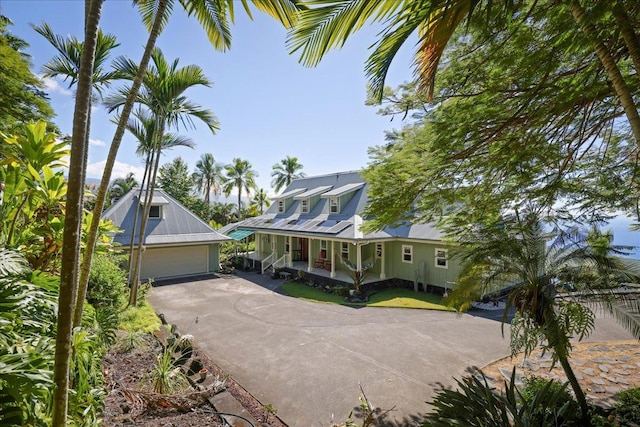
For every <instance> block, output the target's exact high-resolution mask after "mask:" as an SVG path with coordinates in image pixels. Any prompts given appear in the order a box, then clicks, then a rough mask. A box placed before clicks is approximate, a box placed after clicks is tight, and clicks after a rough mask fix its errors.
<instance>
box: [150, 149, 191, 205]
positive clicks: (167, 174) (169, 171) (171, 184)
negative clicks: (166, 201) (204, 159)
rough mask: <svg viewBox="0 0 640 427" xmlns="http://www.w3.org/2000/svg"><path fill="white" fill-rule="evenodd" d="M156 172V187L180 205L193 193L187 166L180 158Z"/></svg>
mask: <svg viewBox="0 0 640 427" xmlns="http://www.w3.org/2000/svg"><path fill="white" fill-rule="evenodd" d="M158 172H159V174H158V185H159V186H160V187H161V188H162V189H163V190H164V191H165V192H166V193H167V194H169V195H170V196H171V197H173V198H174V199H176V200H177V201H179V202H180V203H183V201H185V200H187V198H188V197H189V196H190V195H191V193H192V191H193V186H194V182H193V178H192V177H191V174H190V173H189V166H188V165H187V164H186V163H185V161H184V160H182V158H181V157H176V158H175V159H173V160H172V161H171V162H170V163H167V164H164V165H162V166H160V170H159V171H158Z"/></svg>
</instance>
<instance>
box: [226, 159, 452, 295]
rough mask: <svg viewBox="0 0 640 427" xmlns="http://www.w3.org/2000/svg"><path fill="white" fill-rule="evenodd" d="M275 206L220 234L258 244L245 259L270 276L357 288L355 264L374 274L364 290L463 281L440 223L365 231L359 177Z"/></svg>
mask: <svg viewBox="0 0 640 427" xmlns="http://www.w3.org/2000/svg"><path fill="white" fill-rule="evenodd" d="M273 199H274V203H273V204H272V205H271V207H270V208H269V209H268V210H267V211H266V212H265V213H264V214H263V215H260V216H258V217H254V218H248V219H246V220H244V221H241V222H237V223H234V224H230V225H229V226H227V227H225V228H223V229H221V230H219V231H220V232H222V233H224V234H227V235H228V236H229V237H231V238H234V239H238V240H240V239H249V238H253V239H255V251H253V252H251V253H247V254H245V255H244V256H245V257H246V260H247V261H248V263H250V264H251V265H254V266H255V267H256V268H258V269H260V270H261V271H262V272H263V273H264V272H266V271H270V270H272V269H284V270H286V271H288V272H289V273H291V274H292V275H299V274H302V273H304V275H305V276H308V277H312V278H315V279H316V280H317V281H318V282H320V283H322V282H327V283H334V284H337V283H340V282H344V283H351V275H350V270H349V267H348V266H347V264H351V265H352V266H355V267H356V268H357V269H358V270H362V269H363V268H366V267H368V268H367V269H366V273H367V274H366V281H365V283H375V282H393V283H394V284H396V285H405V286H409V287H411V286H413V287H414V288H415V289H420V290H433V291H436V292H438V291H440V292H442V291H443V290H445V289H446V288H447V287H449V288H450V287H451V286H452V284H453V282H454V281H455V280H456V277H457V275H458V272H459V264H458V262H457V260H456V259H455V258H451V257H450V256H449V251H450V249H451V247H450V245H448V244H446V243H444V242H443V240H442V235H441V233H440V232H439V231H438V230H437V229H436V228H435V226H434V225H433V224H412V223H405V224H402V225H400V226H397V227H387V228H385V229H384V230H381V231H377V232H374V233H364V232H363V231H362V229H361V226H362V224H363V222H364V218H363V217H362V212H363V210H364V207H365V206H366V204H367V184H366V182H365V181H364V180H363V179H362V177H361V176H360V173H359V172H357V171H351V172H341V173H335V174H328V175H322V176H314V177H305V178H300V179H296V180H294V181H293V182H292V183H291V184H290V185H289V186H288V187H287V188H285V189H284V190H283V192H282V193H281V194H280V195H278V196H276V197H274V198H273ZM345 260H348V263H347V262H346V261H345ZM300 272H302V273H300Z"/></svg>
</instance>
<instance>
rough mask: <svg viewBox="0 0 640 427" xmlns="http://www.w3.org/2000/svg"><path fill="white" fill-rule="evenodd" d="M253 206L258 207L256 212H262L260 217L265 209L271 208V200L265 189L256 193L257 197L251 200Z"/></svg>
mask: <svg viewBox="0 0 640 427" xmlns="http://www.w3.org/2000/svg"><path fill="white" fill-rule="evenodd" d="M251 205H252V206H254V207H256V210H257V211H259V212H260V215H262V214H263V213H264V208H265V207H267V208H268V207H269V206H271V200H269V196H267V192H266V191H264V188H261V189H260V190H258V191H257V192H256V195H255V196H254V197H253V200H251Z"/></svg>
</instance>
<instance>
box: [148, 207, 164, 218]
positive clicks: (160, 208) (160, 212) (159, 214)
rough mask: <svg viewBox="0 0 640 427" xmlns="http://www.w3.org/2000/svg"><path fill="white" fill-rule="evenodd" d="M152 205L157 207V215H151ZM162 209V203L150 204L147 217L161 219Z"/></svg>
mask: <svg viewBox="0 0 640 427" xmlns="http://www.w3.org/2000/svg"><path fill="white" fill-rule="evenodd" d="M154 206H157V207H158V216H151V208H152V207H154ZM163 210H164V209H162V205H151V207H150V208H149V219H162V216H163V214H164V212H163Z"/></svg>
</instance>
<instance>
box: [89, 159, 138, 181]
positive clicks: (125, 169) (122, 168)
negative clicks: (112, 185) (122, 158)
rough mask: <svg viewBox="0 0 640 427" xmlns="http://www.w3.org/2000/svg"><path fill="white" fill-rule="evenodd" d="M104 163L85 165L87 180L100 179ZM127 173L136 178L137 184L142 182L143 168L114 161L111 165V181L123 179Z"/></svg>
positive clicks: (103, 161) (104, 161)
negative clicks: (131, 173)
mask: <svg viewBox="0 0 640 427" xmlns="http://www.w3.org/2000/svg"><path fill="white" fill-rule="evenodd" d="M106 163H107V161H106V160H102V161H100V162H96V163H89V164H88V165H87V176H88V177H89V178H98V179H100V178H102V172H104V165H105V164H106ZM129 172H133V175H134V176H135V177H136V179H137V180H138V182H140V181H142V177H143V175H144V167H142V166H134V165H130V164H127V163H122V162H119V161H117V160H116V163H115V164H114V165H113V172H112V173H111V179H112V180H114V179H116V178H124V177H126V176H127V174H128V173H129Z"/></svg>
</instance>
